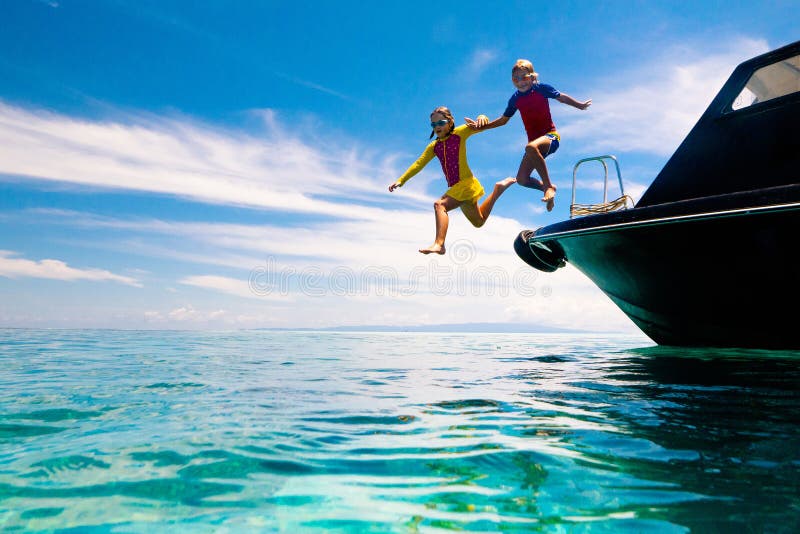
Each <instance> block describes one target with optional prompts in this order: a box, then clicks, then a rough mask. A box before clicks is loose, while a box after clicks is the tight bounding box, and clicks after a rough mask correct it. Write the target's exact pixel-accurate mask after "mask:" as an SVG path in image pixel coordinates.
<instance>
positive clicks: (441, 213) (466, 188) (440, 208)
mask: <svg viewBox="0 0 800 534" xmlns="http://www.w3.org/2000/svg"><path fill="white" fill-rule="evenodd" d="M487 121H488V119H487ZM431 128H432V129H433V132H432V133H431V137H433V136H434V135H435V136H436V139H434V140H433V141H432V142H431V143H430V144H429V145H428V146H427V147H425V151H424V152H422V155H421V156H420V157H419V159H417V161H415V162H414V163H413V164H412V165H411V166H410V167H409V168H408V170H407V171H406V172H404V173H403V175H402V176H401V177H400V178H398V179H397V181H396V182H394V183H393V184H392V185H390V186H389V191H394V190H395V189H397V188H398V187H402V186H403V184H404V183H406V182H407V181H408V180H409V179H410V178H411V177H412V176H414V175H415V174H417V173H418V172H419V171H421V170H422V169H423V167H425V165H427V164H428V163H429V162H430V161H431V160H432V159H433V157H434V156H436V157H437V158H439V161H440V162H441V164H442V171H443V172H444V177H445V179H446V180H447V185H448V186H449V187H450V188H449V189H448V190H447V191H445V193H444V195H442V198H440V199H439V200H437V201H436V202H434V203H433V212H434V215H435V216H436V239H435V240H434V242H433V245H431V246H429V247H427V248H421V249H419V251H420V252H422V253H423V254H430V253H432V252H433V253H436V254H444V252H445V247H444V240H445V236H446V235H447V225H448V223H449V218H448V215H447V212H448V211H451V210H454V209H455V208H459V207H460V208H461V211H462V212H463V213H464V216H465V217H466V218H467V220H468V221H469V222H471V223H472V225H473V226H475V227H476V228H480V227H481V226H483V224H484V223H485V222H486V219H488V218H489V213H490V212H491V211H492V208H493V207H494V203H495V202H496V201H497V199H498V198H500V195H502V194H503V191H505V190H506V189H508V188H509V186H511V184H513V183H514V182H515V181H516V178H506V179H505V180H501V181H499V182H497V183H496V184H495V185H494V190H493V191H492V193H491V194H490V195H489V196H488V197H486V200H484V201H483V202H482V203H481V204H480V205H478V199H479V198H481V197H482V196H483V194H484V190H483V186H482V185H481V183H480V182H479V181H478V179H477V178H475V176H473V174H472V171H471V170H470V168H469V165H468V164H467V138H468V137H469V136H471V135H472V134H474V133H477V132H479V131H480V130H478V129H476V128H473V127H472V126H468V125H466V124H462V125H461V126H458V127H456V125H455V121H454V120H453V114H452V113H450V110H449V109H447V108H446V107H444V106H441V107H438V108H436V109H434V110H433V112H432V113H431Z"/></svg>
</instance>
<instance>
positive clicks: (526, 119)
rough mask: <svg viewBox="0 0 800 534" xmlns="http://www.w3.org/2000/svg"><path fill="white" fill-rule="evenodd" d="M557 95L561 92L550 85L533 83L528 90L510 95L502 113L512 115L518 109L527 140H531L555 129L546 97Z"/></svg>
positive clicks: (556, 96) (555, 96) (507, 115)
mask: <svg viewBox="0 0 800 534" xmlns="http://www.w3.org/2000/svg"><path fill="white" fill-rule="evenodd" d="M559 96H561V93H560V92H559V91H558V90H556V89H555V88H554V87H553V86H552V85H547V84H546V83H535V84H533V86H532V87H531V88H530V89H529V90H528V91H526V92H524V93H521V92H519V91H517V92H515V93H514V94H513V95H511V98H510V99H509V100H508V106H506V110H505V111H504V112H503V115H505V116H506V117H513V116H514V113H516V111H517V110H519V115H520V117H522V123H523V124H524V125H525V132H526V133H527V134H528V141H533V140H534V139H536V138H538V137H541V136H543V135H545V134H547V133H550V132H555V131H556V125H555V124H554V123H553V117H551V115H550V103H549V102H548V101H547V99H548V98H558V97H559Z"/></svg>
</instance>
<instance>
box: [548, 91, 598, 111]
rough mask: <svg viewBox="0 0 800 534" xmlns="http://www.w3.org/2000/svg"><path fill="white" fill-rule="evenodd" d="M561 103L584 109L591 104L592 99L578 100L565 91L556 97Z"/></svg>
mask: <svg viewBox="0 0 800 534" xmlns="http://www.w3.org/2000/svg"><path fill="white" fill-rule="evenodd" d="M556 100H558V101H559V102H561V103H562V104H569V105H570V106H572V107H574V108H578V109H586V108H588V107H589V106H591V105H592V99H591V98H590V99H589V100H586V101H585V102H578V101H577V100H575V99H574V98H572V97H571V96H569V95H568V94H566V93H561V95H560V96H559V97H558V98H557V99H556Z"/></svg>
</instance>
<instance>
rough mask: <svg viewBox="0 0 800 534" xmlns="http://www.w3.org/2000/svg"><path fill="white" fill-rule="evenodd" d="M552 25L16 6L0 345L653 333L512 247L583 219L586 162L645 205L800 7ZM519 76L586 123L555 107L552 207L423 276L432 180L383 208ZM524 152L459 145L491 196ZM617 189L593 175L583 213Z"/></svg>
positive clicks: (2, 49) (496, 5) (550, 19)
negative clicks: (29, 335)
mask: <svg viewBox="0 0 800 534" xmlns="http://www.w3.org/2000/svg"><path fill="white" fill-rule="evenodd" d="M544 4H545V3H541V2H535V3H534V2H511V1H508V2H486V1H484V2H473V1H459V2H449V1H440V2H414V1H412V2H400V3H398V2H395V3H382V2H375V3H370V4H365V3H363V2H347V1H337V2H332V1H331V2H327V1H325V2H323V1H311V2H305V3H302V4H294V3H291V2H271V1H258V2H256V1H245V0H239V1H236V2H222V1H202V0H200V1H192V2H189V1H188V0H184V1H180V2H178V1H171V0H152V1H151V0H107V1H100V0H96V1H90V0H80V1H79V0H0V327H47V328H124V329H140V328H144V329H240V328H328V327H341V326H379V325H384V326H392V327H410V326H415V325H435V324H469V323H496V324H502V325H508V324H519V325H523V326H524V327H529V328H530V329H531V330H534V329H540V328H567V329H576V330H587V331H597V332H637V330H636V328H635V326H633V323H631V321H630V320H629V319H628V318H627V317H625V315H624V314H623V313H622V312H621V311H619V310H618V309H617V308H616V307H615V306H614V305H613V304H612V303H611V301H610V300H609V299H608V298H607V297H606V296H605V295H604V294H603V293H602V292H601V291H600V290H599V289H597V288H596V287H595V286H594V285H593V284H592V283H591V281H590V280H588V279H587V278H586V277H585V276H584V275H583V274H582V273H580V272H579V271H578V270H577V269H575V268H574V267H572V266H569V265H568V266H567V267H565V268H563V269H560V270H558V271H557V272H555V273H551V274H545V273H537V272H536V271H534V270H532V269H530V268H528V267H527V266H525V265H524V264H523V263H522V262H521V261H520V260H519V259H518V258H517V256H516V254H515V253H514V251H513V241H514V239H515V238H516V236H517V235H518V234H519V232H520V231H521V230H524V229H535V228H538V227H541V226H546V225H548V224H552V223H555V222H558V221H561V220H564V219H566V218H568V217H569V201H570V195H571V191H572V173H573V166H574V165H575V162H576V161H578V160H579V159H581V158H584V157H589V156H597V155H605V154H613V155H614V156H616V157H617V158H618V160H619V162H620V168H621V171H622V178H623V183H624V186H625V192H626V193H627V194H629V195H631V196H632V197H633V198H634V199H638V198H639V197H640V196H641V194H642V193H643V192H644V191H645V189H646V188H647V186H648V185H649V184H650V183H651V181H652V180H653V178H654V177H655V176H656V174H657V173H658V171H659V170H660V169H661V167H662V166H663V165H664V163H665V162H666V161H667V159H668V158H669V157H670V156H671V155H672V153H673V152H674V150H675V148H676V147H677V146H678V144H679V143H680V142H681V141H682V140H683V138H684V137H685V135H686V134H687V133H688V132H689V130H690V129H691V128H692V126H693V125H694V123H695V122H696V121H697V119H698V118H699V116H700V115H701V114H702V112H703V111H704V110H705V108H706V106H707V105H708V103H709V102H710V100H711V99H712V97H713V96H714V95H715V94H716V93H717V91H718V90H719V89H720V87H721V86H722V84H723V83H724V82H725V80H726V79H727V77H728V76H729V75H730V73H731V72H732V70H733V68H734V67H735V66H736V65H738V64H739V63H741V62H742V61H745V60H747V59H749V58H750V57H753V56H755V55H758V54H761V53H763V52H766V51H768V50H770V49H773V48H777V47H779V46H782V45H786V44H789V43H791V42H793V41H795V40H797V39H800V33H798V31H797V20H800V4H798V3H797V2H796V0H791V1H774V2H718V1H713V2H709V1H699V2H693V3H683V2H655V1H654V2H636V1H627V2H616V1H612V2H606V1H604V2H588V1H576V2H571V1H562V2H553V3H549V4H550V5H544ZM365 6H367V7H365ZM518 58H527V59H530V60H531V61H532V62H533V64H534V66H535V69H536V71H537V72H538V73H539V78H540V80H541V81H542V82H545V83H549V84H551V85H553V86H554V87H555V88H556V89H558V90H560V91H562V92H564V93H567V94H569V95H571V96H573V97H574V98H576V99H578V100H585V99H589V98H591V99H592V100H593V104H592V106H591V107H590V108H589V109H588V110H586V111H579V110H577V109H575V108H572V107H569V106H566V105H563V104H560V103H558V102H552V103H551V109H552V114H553V119H554V122H555V124H556V126H557V127H558V130H559V132H560V133H561V136H562V142H561V147H560V148H559V150H558V152H557V153H556V154H554V155H552V156H551V157H549V158H548V160H547V163H548V168H549V169H550V174H551V176H552V178H553V180H554V182H555V183H556V184H557V185H558V186H559V191H558V196H557V197H556V200H557V202H556V207H555V209H554V210H553V211H552V212H549V213H548V212H547V211H546V210H545V209H544V204H543V203H542V202H541V201H540V195H538V196H537V194H535V193H537V192H535V191H532V190H528V189H524V188H522V187H519V186H512V187H511V188H510V189H509V190H508V191H507V192H506V193H505V194H504V195H503V196H502V197H501V198H500V200H499V201H498V203H497V204H496V206H495V208H494V211H493V212H492V215H491V217H490V218H489V220H488V221H487V223H486V224H485V225H484V226H483V227H482V228H474V227H472V226H471V225H470V224H469V223H468V221H466V219H465V218H464V216H463V215H462V214H461V213H460V212H458V211H454V212H451V214H450V215H451V216H450V227H449V232H448V240H447V246H448V253H447V254H446V255H444V256H424V255H421V254H419V253H418V252H417V249H418V248H420V247H423V246H427V245H430V244H431V243H432V241H433V237H434V218H433V209H432V206H433V202H434V201H435V200H436V199H437V198H438V197H439V196H441V195H442V194H443V193H444V191H445V189H446V184H445V181H444V178H443V176H442V172H441V168H440V167H439V165H438V164H437V162H436V161H434V162H432V163H431V164H429V165H428V166H427V167H426V168H425V169H424V170H423V171H422V172H421V173H420V174H419V175H417V176H415V177H414V178H412V180H411V181H409V182H408V183H407V184H406V185H405V186H404V187H403V188H401V189H399V190H397V191H395V192H393V193H389V192H388V186H389V184H391V183H392V182H393V181H394V180H395V179H396V178H397V177H398V176H399V175H400V174H401V173H402V172H403V171H404V170H405V169H406V168H407V167H408V166H409V165H410V164H411V163H412V162H413V161H414V160H415V159H416V158H417V157H418V156H419V155H420V153H421V152H422V150H423V149H424V148H425V146H426V145H427V143H428V135H429V133H430V128H429V126H428V123H429V114H430V112H431V111H432V110H433V109H434V108H435V107H437V106H440V105H446V106H448V107H449V108H450V109H451V110H452V111H453V113H454V115H455V117H456V120H457V121H458V122H459V123H460V122H461V121H463V119H464V117H476V116H477V115H478V114H479V113H483V114H486V115H488V116H489V117H490V118H496V117H498V116H500V114H501V113H502V112H503V110H504V109H505V105H506V103H507V101H508V98H509V97H510V96H511V95H512V93H513V92H514V90H515V89H514V87H513V86H512V84H511V80H510V73H511V66H512V65H513V64H514V62H515V61H516V60H517V59H518ZM525 142H526V138H525V134H524V130H523V127H522V124H521V121H520V119H519V116H518V114H517V115H516V116H515V117H514V118H512V120H511V121H509V123H508V125H506V126H504V127H502V128H498V129H493V130H489V131H485V132H480V133H479V134H477V135H474V136H472V137H471V138H470V139H469V141H468V159H469V164H470V167H471V169H472V171H473V172H474V173H475V175H476V177H477V178H478V179H479V180H480V181H481V182H482V183H483V185H484V187H485V188H486V189H487V190H490V189H491V187H492V186H493V185H494V183H495V182H496V181H498V180H501V179H503V178H505V177H507V176H513V175H515V174H516V169H517V166H518V164H519V160H520V157H521V155H522V150H523V147H524V144H525ZM610 178H611V179H612V182H611V185H610V193H609V194H610V196H611V198H615V197H616V196H618V195H619V191H618V189H619V188H618V187H617V186H616V176H615V175H614V174H612V176H611V177H610ZM602 181H603V175H602V169H601V167H600V166H599V165H597V166H595V167H592V166H591V165H584V166H582V167H581V168H580V171H579V172H578V175H577V187H576V198H577V201H578V202H597V201H599V200H600V198H601V197H602ZM609 261H613V258H609ZM525 325H527V326H525Z"/></svg>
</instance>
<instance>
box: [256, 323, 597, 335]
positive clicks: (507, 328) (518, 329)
mask: <svg viewBox="0 0 800 534" xmlns="http://www.w3.org/2000/svg"><path fill="white" fill-rule="evenodd" d="M256 330H283V331H285V330H293V331H299V332H305V331H314V332H470V333H493V334H504V333H514V334H595V333H600V332H595V331H592V330H578V329H570V328H558V327H552V326H541V325H534V324H527V323H454V324H431V325H401V326H397V325H354V326H330V327H320V328H257V329H256ZM602 333H608V332H602Z"/></svg>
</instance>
